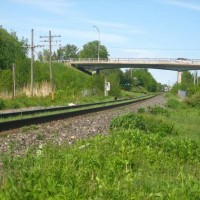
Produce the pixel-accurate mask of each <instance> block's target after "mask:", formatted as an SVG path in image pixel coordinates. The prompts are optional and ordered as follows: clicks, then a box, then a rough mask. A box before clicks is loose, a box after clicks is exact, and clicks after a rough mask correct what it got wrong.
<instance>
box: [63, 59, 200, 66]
mask: <svg viewBox="0 0 200 200" xmlns="http://www.w3.org/2000/svg"><path fill="white" fill-rule="evenodd" d="M63 61H64V62H68V63H71V64H79V63H95V64H97V63H133V64H134V63H141V64H142V63H149V64H162V63H163V64H170V63H171V64H187V65H198V64H199V65H200V59H191V60H189V62H185V61H180V60H179V61H177V59H176V58H109V59H100V60H99V61H98V60H97V59H94V58H84V59H83V58H78V59H69V60H63Z"/></svg>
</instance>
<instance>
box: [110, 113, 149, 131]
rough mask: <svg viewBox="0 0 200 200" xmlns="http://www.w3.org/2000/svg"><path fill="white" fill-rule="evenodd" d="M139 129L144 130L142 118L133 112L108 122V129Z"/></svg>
mask: <svg viewBox="0 0 200 200" xmlns="http://www.w3.org/2000/svg"><path fill="white" fill-rule="evenodd" d="M128 129H140V130H146V125H145V123H144V118H143V117H142V116H140V115H137V114H135V113H128V114H125V115H122V116H120V117H116V118H114V119H113V120H112V122H111V124H110V130H128Z"/></svg>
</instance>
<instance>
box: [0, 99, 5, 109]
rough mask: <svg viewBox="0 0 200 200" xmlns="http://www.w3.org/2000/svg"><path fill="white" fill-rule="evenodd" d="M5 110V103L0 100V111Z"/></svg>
mask: <svg viewBox="0 0 200 200" xmlns="http://www.w3.org/2000/svg"><path fill="white" fill-rule="evenodd" d="M4 108H5V103H4V100H3V99H0V110H2V109H4Z"/></svg>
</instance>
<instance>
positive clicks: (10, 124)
mask: <svg viewBox="0 0 200 200" xmlns="http://www.w3.org/2000/svg"><path fill="white" fill-rule="evenodd" d="M155 96H158V95H152V96H149V97H145V98H140V99H133V100H130V101H128V102H122V103H119V104H114V105H107V106H101V107H96V108H88V109H82V110H76V111H69V112H65V113H56V114H51V115H47V116H38V117H33V118H26V119H17V120H11V121H5V122H0V132H2V131H7V130H11V129H16V128H21V127H23V126H30V125H33V124H42V123H46V122H51V121H56V120H61V119H66V118H70V117H75V116H80V115H84V114H88V113H94V112H98V111H103V110H108V109H112V108H117V107H121V106H125V105H129V104H132V103H137V102H141V101H145V100H148V99H151V98H153V97H155ZM93 105H94V104H93ZM96 105H97V104H96ZM71 108H72V107H71Z"/></svg>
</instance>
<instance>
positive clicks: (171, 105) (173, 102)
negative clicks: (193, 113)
mask: <svg viewBox="0 0 200 200" xmlns="http://www.w3.org/2000/svg"><path fill="white" fill-rule="evenodd" d="M180 106H181V103H180V102H179V101H178V100H177V99H168V102H167V107H169V108H173V109H175V108H179V107H180Z"/></svg>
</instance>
